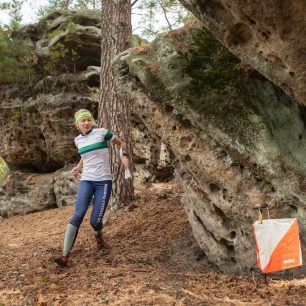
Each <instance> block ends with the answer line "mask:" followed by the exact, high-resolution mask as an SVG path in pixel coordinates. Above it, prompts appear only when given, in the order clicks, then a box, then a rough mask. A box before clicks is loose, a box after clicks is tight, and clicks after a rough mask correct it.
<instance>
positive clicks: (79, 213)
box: [70, 180, 112, 231]
mask: <svg viewBox="0 0 306 306" xmlns="http://www.w3.org/2000/svg"><path fill="white" fill-rule="evenodd" d="M111 191H112V181H111V180H107V181H81V182H80V185H79V189H78V193H77V198H76V204H75V209H74V213H73V216H72V218H71V219H70V223H71V224H72V225H74V226H76V227H77V228H79V226H80V225H81V223H82V221H83V218H84V216H85V214H86V212H87V209H88V206H89V204H90V201H91V199H92V197H93V208H92V212H91V217H90V224H91V226H92V228H93V229H94V230H95V231H100V230H101V228H102V219H103V216H104V213H105V210H106V207H107V204H108V202H109V198H110V195H111Z"/></svg>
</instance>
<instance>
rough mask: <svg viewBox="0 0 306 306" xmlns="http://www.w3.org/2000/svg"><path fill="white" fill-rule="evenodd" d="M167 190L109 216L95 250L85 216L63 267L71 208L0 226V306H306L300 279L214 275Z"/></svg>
mask: <svg viewBox="0 0 306 306" xmlns="http://www.w3.org/2000/svg"><path fill="white" fill-rule="evenodd" d="M180 196H181V195H180V189H179V187H178V186H177V185H176V184H175V183H173V182H170V183H167V184H154V185H152V186H151V187H149V188H148V189H145V190H141V191H138V192H137V195H136V200H135V201H134V202H133V203H131V204H130V205H129V206H127V207H125V208H123V209H121V210H118V211H114V212H111V213H110V214H109V217H108V220H107V222H106V225H105V228H104V236H105V240H106V242H107V244H108V247H107V248H106V249H104V250H97V248H96V245H95V241H94V237H93V232H92V230H91V228H90V225H89V221H88V216H87V217H86V218H85V220H84V222H83V224H82V226H81V228H80V232H79V236H78V239H77V241H76V243H75V246H74V249H73V251H72V253H71V260H70V261H69V263H68V267H66V268H60V267H57V266H56V265H55V264H54V263H53V258H54V256H56V255H59V254H60V253H61V249H62V242H63V238H64V231H65V228H66V225H67V222H68V221H69V218H70V215H71V214H72V211H73V207H72V206H69V207H64V208H60V209H53V210H48V211H43V212H38V213H33V214H29V215H26V216H16V217H12V218H10V219H5V220H3V221H2V222H0V305H1V306H3V305H40V306H47V305H82V306H83V305H163V306H164V305H306V278H305V275H304V273H302V270H301V271H300V273H295V275H294V276H293V275H290V273H287V274H286V275H284V276H282V277H277V278H276V277H273V276H269V277H268V282H267V283H265V282H264V278H263V276H262V275H261V274H260V273H259V272H256V273H254V274H253V275H248V276H235V275H230V274H226V273H222V272H219V271H218V269H217V268H216V267H214V266H213V265H212V264H211V263H209V262H208V260H207V258H206V257H205V255H204V254H203V252H202V251H201V250H200V249H199V248H198V247H197V244H196V242H195V240H194V238H193V236H192V230H191V227H190V225H189V223H188V220H187V217H186V214H185V212H184V209H183V207H182V204H181V203H180Z"/></svg>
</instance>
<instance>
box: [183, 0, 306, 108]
mask: <svg viewBox="0 0 306 306" xmlns="http://www.w3.org/2000/svg"><path fill="white" fill-rule="evenodd" d="M180 2H181V3H182V4H183V5H185V7H186V8H187V9H189V10H190V11H191V12H192V13H193V14H194V15H195V16H196V17H198V18H199V19H200V20H201V21H202V22H203V23H204V24H205V26H206V27H207V28H208V29H209V31H211V32H212V33H213V35H214V36H215V37H216V38H217V39H218V40H220V41H221V42H222V44H223V45H225V46H227V47H228V48H229V50H230V51H231V52H233V53H234V54H236V55H237V56H238V57H239V58H240V59H241V60H242V61H244V62H245V63H248V64H250V65H251V66H252V67H254V68H255V69H256V70H258V71H259V72H260V73H261V74H263V75H264V76H266V77H267V78H268V79H269V80H271V81H272V82H274V83H275V84H277V85H278V86H280V87H281V88H282V89H283V90H284V91H285V92H287V94H289V95H290V96H292V97H295V98H296V99H297V100H298V101H299V102H300V103H302V104H304V105H305V104H306V88H305V82H306V72H305V71H306V39H305V37H306V18H305V17H306V2H305V1H304V0H282V1H279V0H270V1H265V0H262V1H252V0H180Z"/></svg>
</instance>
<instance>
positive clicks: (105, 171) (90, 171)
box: [74, 128, 115, 181]
mask: <svg viewBox="0 0 306 306" xmlns="http://www.w3.org/2000/svg"><path fill="white" fill-rule="evenodd" d="M114 137H115V136H114V135H113V133H112V132H110V131H108V130H106V129H104V128H101V129H91V130H90V131H89V132H88V133H87V134H86V135H82V134H80V135H79V136H77V137H76V138H75V139H74V142H75V145H76V146H77V148H78V150H79V153H80V155H81V157H82V158H83V171H82V176H81V181H104V180H111V179H112V174H111V169H110V165H109V151H108V141H109V140H112V139H113V138H114Z"/></svg>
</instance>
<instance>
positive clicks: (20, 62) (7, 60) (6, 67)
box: [0, 31, 33, 84]
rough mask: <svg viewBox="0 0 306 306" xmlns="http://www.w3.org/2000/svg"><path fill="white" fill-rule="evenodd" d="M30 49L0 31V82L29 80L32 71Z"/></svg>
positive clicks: (8, 82)
mask: <svg viewBox="0 0 306 306" xmlns="http://www.w3.org/2000/svg"><path fill="white" fill-rule="evenodd" d="M32 60H33V54H32V50H31V49H30V48H29V47H28V46H26V45H24V44H22V43H20V42H17V41H16V40H14V39H12V38H10V37H9V36H8V35H7V34H6V33H5V32H3V31H0V71H1V74H0V84H10V83H17V82H18V83H19V82H24V81H27V80H29V78H30V76H31V73H32V62H33V61H32Z"/></svg>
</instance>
